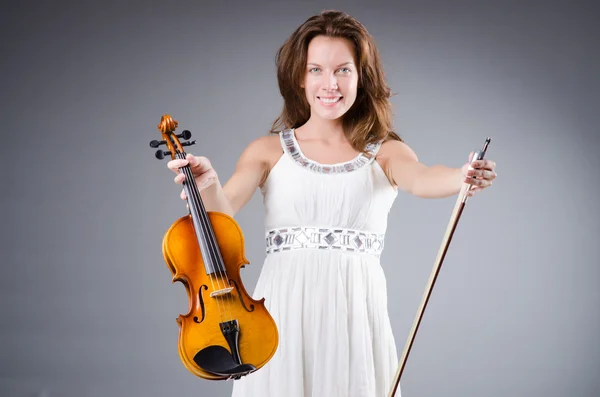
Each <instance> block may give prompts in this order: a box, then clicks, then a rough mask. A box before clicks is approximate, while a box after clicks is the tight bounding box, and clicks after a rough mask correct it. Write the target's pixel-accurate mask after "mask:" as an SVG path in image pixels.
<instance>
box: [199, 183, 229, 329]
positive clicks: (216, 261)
mask: <svg viewBox="0 0 600 397" xmlns="http://www.w3.org/2000/svg"><path fill="white" fill-rule="evenodd" d="M196 193H197V194H198V195H199V194H200V191H199V190H195V191H194V194H196ZM198 201H199V203H200V206H201V207H202V211H201V212H200V216H202V217H203V220H204V222H203V225H204V226H205V228H206V229H207V230H205V233H206V235H207V236H208V235H210V237H211V238H210V239H208V240H207V247H208V249H209V251H210V255H211V259H212V261H213V271H215V274H216V278H217V284H218V286H219V289H221V288H222V289H225V288H228V287H229V285H228V284H227V280H228V277H227V272H226V269H225V263H224V261H223V258H222V256H221V251H220V250H219V247H218V245H217V242H216V236H215V234H214V230H213V229H212V227H211V222H210V219H209V217H208V212H207V211H206V209H205V208H204V205H203V203H202V199H201V197H200V196H199V197H198ZM215 265H216V266H215ZM221 281H223V283H224V284H225V285H224V286H221ZM231 298H232V296H231V294H229V293H227V294H224V295H219V296H218V299H220V300H221V301H222V302H223V305H224V306H225V320H226V321H230V320H232V318H233V316H232V312H231Z"/></svg>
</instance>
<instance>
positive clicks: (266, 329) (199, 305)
mask: <svg viewBox="0 0 600 397" xmlns="http://www.w3.org/2000/svg"><path fill="white" fill-rule="evenodd" d="M208 215H209V219H210V222H211V224H212V226H213V230H214V234H215V237H216V241H217V243H218V246H219V247H220V248H221V253H222V256H223V262H224V264H225V268H226V272H227V273H226V277H222V275H220V276H215V275H212V276H209V275H207V274H206V272H205V271H204V266H203V260H202V255H201V253H200V249H199V248H198V244H197V241H196V236H195V234H194V225H193V223H192V219H191V217H190V216H185V217H182V218H180V219H179V220H177V221H176V222H175V223H174V224H173V225H172V226H171V227H170V228H169V229H168V231H167V232H166V233H165V236H164V239H163V256H164V258H165V261H166V263H167V265H168V267H169V269H170V270H171V272H172V273H173V282H177V281H180V282H182V283H183V284H184V285H185V287H186V291H187V294H188V302H189V306H188V309H189V311H188V313H186V314H183V315H180V316H179V317H178V318H177V323H178V324H179V355H180V357H181V360H182V361H183V364H184V365H185V367H186V368H187V369H188V370H189V371H190V372H192V373H194V374H196V375H198V376H200V377H203V378H207V379H212V380H219V379H221V378H224V376H219V375H215V374H212V373H210V372H207V371H206V370H204V369H202V368H201V367H200V366H199V365H198V364H197V363H196V362H195V361H194V357H195V355H196V353H197V352H199V351H201V350H202V349H204V348H206V347H209V346H215V345H221V346H224V347H226V348H227V349H228V350H229V353H231V347H230V346H228V344H227V342H226V340H225V338H224V337H223V333H222V331H221V328H220V326H219V323H221V322H222V320H226V319H227V318H235V319H237V320H238V323H239V324H241V325H242V326H241V327H240V333H239V338H238V347H237V349H238V351H239V355H240V357H241V358H242V360H243V362H245V363H250V364H252V365H253V366H254V367H255V368H256V369H259V368H261V367H262V366H263V365H264V364H266V363H267V362H268V361H269V360H270V359H271V357H272V356H273V355H274V354H275V351H276V350H277V346H278V333H277V328H276V327H275V326H274V320H273V318H272V317H271V315H270V314H269V312H268V311H267V309H266V308H265V306H264V298H263V299H261V300H260V301H257V300H254V299H252V297H250V295H249V294H248V293H247V292H246V289H245V288H244V285H243V283H242V280H241V278H240V269H241V268H242V267H244V266H245V265H246V264H248V263H249V262H248V261H247V259H246V258H245V256H244V237H243V234H242V231H241V229H240V228H239V226H238V225H237V223H236V222H235V221H234V220H233V218H231V217H230V216H228V215H226V214H223V213H218V212H208ZM218 278H221V279H218ZM224 286H227V287H233V289H232V290H231V291H230V292H229V293H228V294H227V295H226V296H225V297H220V298H216V299H215V298H211V293H214V292H215V291H216V290H218V288H219V287H220V288H223V287H224ZM219 305H220V306H221V307H219ZM220 309H221V311H222V312H223V314H222V316H219V311H220ZM221 317H224V318H221Z"/></svg>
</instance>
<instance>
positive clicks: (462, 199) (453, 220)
mask: <svg viewBox="0 0 600 397" xmlns="http://www.w3.org/2000/svg"><path fill="white" fill-rule="evenodd" d="M490 141H491V138H487V139H486V140H485V143H484V145H483V148H482V149H481V150H479V151H477V152H475V153H474V154H473V158H472V159H471V163H472V162H473V161H475V160H483V157H484V156H485V152H486V150H487V147H488V145H489V144H490ZM469 190H471V185H470V184H468V183H464V184H463V186H462V188H461V190H460V193H459V194H458V198H457V199H456V204H455V205H454V210H453V211H452V215H451V216H450V222H449V223H448V227H447V228H446V233H445V234H444V238H443V240H442V245H441V247H440V249H439V251H438V254H437V258H436V259H435V264H434V265H433V270H432V271H431V274H430V276H429V282H428V283H427V288H426V289H425V293H424V294H423V298H422V299H421V305H420V306H419V310H418V311H417V315H416V316H415V320H414V321H413V326H412V329H411V330H410V333H409V335H408V339H407V340H406V344H405V346H404V351H403V352H402V356H401V358H400V364H399V366H398V370H397V371H396V375H395V376H394V382H393V384H392V388H391V390H390V393H389V395H388V397H394V396H395V395H396V390H397V389H398V386H399V385H400V378H401V377H402V373H403V372H404V367H405V366H406V360H407V359H408V355H409V353H410V351H411V349H412V345H413V342H414V340H415V336H416V335H417V331H418V330H419V325H421V320H422V318H423V314H424V312H425V308H426V307H427V303H428V302H429V297H430V296H431V291H432V290H433V287H434V285H435V281H436V279H437V276H438V274H439V272H440V269H441V268H442V263H443V262H444V258H445V257H446V253H447V252H448V247H449V246H450V242H451V241H452V236H453V235H454V231H455V230H456V226H457V225H458V221H459V219H460V216H461V215H462V213H463V210H464V208H465V205H466V204H467V200H468V198H469V197H468V196H467V192H468V191H469Z"/></svg>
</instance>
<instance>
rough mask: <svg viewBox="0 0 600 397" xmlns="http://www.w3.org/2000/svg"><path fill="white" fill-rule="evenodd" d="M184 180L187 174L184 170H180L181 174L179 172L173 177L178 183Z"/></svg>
mask: <svg viewBox="0 0 600 397" xmlns="http://www.w3.org/2000/svg"><path fill="white" fill-rule="evenodd" d="M184 180H185V174H184V173H183V172H180V173H179V174H177V175H176V176H175V178H173V181H174V182H175V183H178V184H181V183H183V181H184Z"/></svg>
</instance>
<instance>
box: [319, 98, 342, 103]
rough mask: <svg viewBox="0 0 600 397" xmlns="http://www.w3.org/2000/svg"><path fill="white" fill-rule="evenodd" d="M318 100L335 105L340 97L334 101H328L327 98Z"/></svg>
mask: <svg viewBox="0 0 600 397" xmlns="http://www.w3.org/2000/svg"><path fill="white" fill-rule="evenodd" d="M320 99H321V100H322V101H323V102H325V103H336V102H337V101H339V100H340V97H337V98H335V99H328V98H320Z"/></svg>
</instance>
